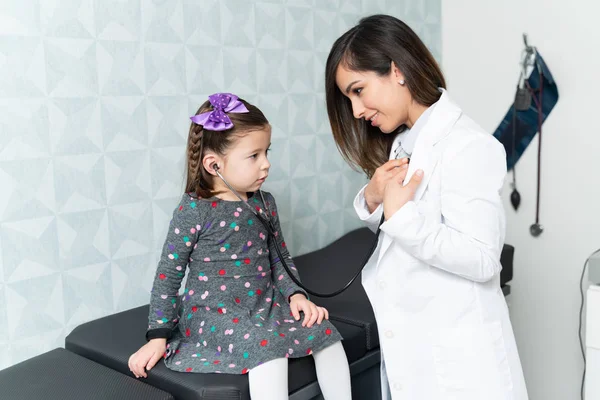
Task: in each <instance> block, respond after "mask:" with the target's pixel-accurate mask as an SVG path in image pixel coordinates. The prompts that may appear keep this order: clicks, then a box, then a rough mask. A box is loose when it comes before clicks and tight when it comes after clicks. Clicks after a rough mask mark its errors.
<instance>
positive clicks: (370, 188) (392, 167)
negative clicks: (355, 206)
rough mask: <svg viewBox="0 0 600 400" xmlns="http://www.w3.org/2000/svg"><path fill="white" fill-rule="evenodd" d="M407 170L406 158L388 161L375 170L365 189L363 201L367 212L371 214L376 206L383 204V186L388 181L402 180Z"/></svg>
mask: <svg viewBox="0 0 600 400" xmlns="http://www.w3.org/2000/svg"><path fill="white" fill-rule="evenodd" d="M407 170H408V158H401V159H399V160H390V161H388V162H386V163H385V164H383V165H382V166H381V167H379V168H377V169H376V170H375V173H374V174H373V176H372V177H371V180H370V181H369V184H368V185H367V187H366V188H365V201H366V202H367V207H368V208H369V212H373V211H374V210H375V209H376V208H377V206H379V205H380V204H381V203H383V193H384V192H385V186H386V185H387V184H388V182H390V180H392V179H394V180H401V181H403V180H404V177H405V176H406V171H407Z"/></svg>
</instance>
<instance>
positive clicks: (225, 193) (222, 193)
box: [213, 179, 248, 201]
mask: <svg viewBox="0 0 600 400" xmlns="http://www.w3.org/2000/svg"><path fill="white" fill-rule="evenodd" d="M213 191H214V192H217V193H218V194H216V195H215V197H216V198H218V199H221V200H224V201H239V200H240V199H239V197H237V196H236V195H235V193H233V192H232V191H231V190H229V188H228V187H227V185H225V184H224V183H223V181H221V180H220V179H219V180H215V181H214V185H213ZM238 194H239V195H240V197H241V198H242V200H244V201H247V200H248V195H247V194H246V192H244V191H242V192H238Z"/></svg>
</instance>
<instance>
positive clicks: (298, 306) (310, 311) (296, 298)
mask: <svg viewBox="0 0 600 400" xmlns="http://www.w3.org/2000/svg"><path fill="white" fill-rule="evenodd" d="M290 309H291V310H292V315H293V316H294V319H295V320H296V321H298V320H300V311H303V312H304V321H302V326H306V327H308V328H310V327H312V326H313V324H314V323H315V322H316V323H317V324H318V325H321V322H323V319H329V311H327V309H325V308H324V307H318V306H316V305H315V304H314V303H313V302H312V301H310V300H308V299H307V298H306V297H304V295H303V294H295V295H293V296H292V297H291V299H290Z"/></svg>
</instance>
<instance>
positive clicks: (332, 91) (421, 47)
mask: <svg viewBox="0 0 600 400" xmlns="http://www.w3.org/2000/svg"><path fill="white" fill-rule="evenodd" d="M392 61H393V62H394V64H396V66H397V67H398V69H399V70H400V71H402V73H403V74H404V76H405V78H406V87H407V88H408V90H409V91H410V94H411V96H412V98H413V99H414V100H415V101H416V102H417V103H419V104H422V105H426V106H430V105H432V104H433V103H435V102H436V101H437V100H438V99H439V97H440V91H439V89H438V88H440V87H442V88H445V87H446V82H445V80H444V75H443V74H442V71H441V69H440V67H439V66H438V64H437V62H436V61H435V59H434V58H433V55H432V54H431V52H430V51H429V50H428V49H427V47H426V46H425V44H424V43H423V42H422V41H421V39H419V37H418V36H417V34H416V33H415V32H414V31H413V30H412V29H411V28H410V27H409V26H408V25H406V24H405V23H404V22H402V21H400V20H399V19H397V18H394V17H392V16H389V15H373V16H370V17H366V18H363V19H361V20H360V21H359V23H358V25H356V26H355V27H353V28H351V29H350V30H349V31H347V32H346V33H344V34H343V35H342V36H341V37H340V38H339V39H338V40H336V41H335V43H334V44H333V47H332V49H331V51H330V53H329V56H328V58H327V64H326V67H325V97H326V102H327V114H328V115H329V122H330V124H331V130H332V132H333V138H334V140H335V142H336V145H337V147H338V149H339V150H340V153H341V154H342V157H343V158H344V159H345V160H346V162H348V163H349V164H350V165H351V166H352V167H353V168H355V169H356V168H357V167H358V168H360V169H362V170H363V171H364V172H365V173H366V174H367V176H368V177H369V178H371V177H372V176H373V174H374V173H375V170H376V169H377V168H378V167H379V166H381V165H382V164H384V163H385V162H386V161H387V160H388V157H389V153H390V150H391V146H392V142H393V141H394V137H395V136H396V135H395V134H383V133H382V132H381V131H380V130H379V129H378V128H376V127H373V126H371V125H370V124H368V123H367V122H366V121H365V120H364V119H360V120H358V119H355V118H354V116H353V114H352V104H351V103H350V101H349V99H348V98H347V97H345V96H344V95H343V94H342V92H341V91H340V90H339V88H338V87H337V84H336V80H335V77H336V72H337V69H338V67H339V66H340V65H343V66H344V67H345V68H347V69H349V70H351V71H361V72H364V71H373V72H375V73H377V74H378V75H379V76H386V75H388V74H390V73H391V63H392ZM405 128H406V127H405V126H401V127H399V128H398V131H397V132H396V133H399V132H401V131H403V130H404V129H405Z"/></svg>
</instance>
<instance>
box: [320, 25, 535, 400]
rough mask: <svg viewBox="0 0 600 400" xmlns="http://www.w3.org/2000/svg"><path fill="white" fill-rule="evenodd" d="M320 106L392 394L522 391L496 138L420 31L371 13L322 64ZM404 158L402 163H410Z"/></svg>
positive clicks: (402, 398)
mask: <svg viewBox="0 0 600 400" xmlns="http://www.w3.org/2000/svg"><path fill="white" fill-rule="evenodd" d="M325 85H326V89H325V90H326V100H327V112H328V114H329V119H330V123H331V127H332V131H333V136H334V139H335V141H336V144H337V146H338V148H339V150H340V152H341V154H342V156H343V157H344V159H345V160H346V161H348V162H349V163H350V164H351V165H352V166H353V167H358V168H360V169H362V170H363V171H364V172H365V173H366V174H367V177H368V178H370V181H369V183H368V184H367V185H366V186H365V187H364V188H363V189H362V190H361V191H360V192H359V193H358V195H357V196H356V199H355V202H354V206H355V208H356V212H357V213H358V215H359V217H360V219H362V220H363V221H365V222H366V223H367V225H368V226H369V227H370V228H371V229H372V230H376V229H377V227H378V225H379V223H380V221H381V220H382V216H383V220H384V221H383V223H382V224H381V234H380V236H379V243H378V246H377V248H376V250H375V252H374V253H373V255H372V256H371V258H370V260H369V262H368V264H367V266H366V267H365V269H364V271H363V275H362V284H363V286H364V288H365V291H366V293H367V295H368V297H369V300H370V302H371V304H372V306H373V309H374V312H375V316H376V319H377V325H378V329H379V338H380V343H381V350H382V363H381V364H382V371H381V378H382V379H381V380H382V394H383V398H384V399H393V400H449V399H453V400H526V399H527V398H528V396H527V390H526V387H525V380H524V377H523V371H522V368H521V363H520V360H519V355H518V352H517V346H516V343H515V338H514V335H513V330H512V326H511V323H510V319H509V315H508V308H507V306H506V302H505V299H504V296H503V294H502V290H501V289H500V269H501V265H500V252H501V249H502V246H503V243H504V235H505V216H504V210H503V206H502V203H501V198H500V193H499V192H500V189H501V187H502V185H503V181H504V177H505V174H506V160H505V153H504V149H503V147H502V145H501V144H500V143H499V142H498V141H497V140H496V139H495V138H494V137H493V136H491V135H490V134H488V133H487V132H485V131H484V130H483V129H482V128H481V127H479V126H478V125H477V124H476V123H475V122H474V121H473V120H471V119H470V118H469V117H468V116H466V115H465V114H463V112H462V111H461V109H460V108H459V107H458V106H457V105H456V104H455V103H454V102H453V101H452V100H451V98H450V96H449V95H448V93H447V92H446V90H445V89H444V87H445V82H444V77H443V75H442V72H441V70H440V68H439V67H438V65H437V63H436V61H435V60H434V58H433V56H432V55H431V53H430V52H429V51H428V49H427V48H426V46H425V45H424V44H423V42H422V41H421V40H420V39H419V38H418V36H417V35H416V34H415V33H414V32H413V31H412V30H411V29H410V28H409V27H408V26H407V25H406V24H404V23H403V22H401V21H399V20H398V19H396V18H394V17H391V16H385V15H374V16H371V17H367V18H364V19H362V20H361V21H360V22H359V24H358V25H357V26H355V27H353V28H352V29H350V30H349V31H348V32H346V33H344V34H343V35H342V36H341V37H340V38H339V39H338V40H337V41H336V42H335V43H334V45H333V48H332V49H331V52H330V53H329V57H328V59H327V65H326V77H325ZM408 158H410V162H408Z"/></svg>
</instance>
